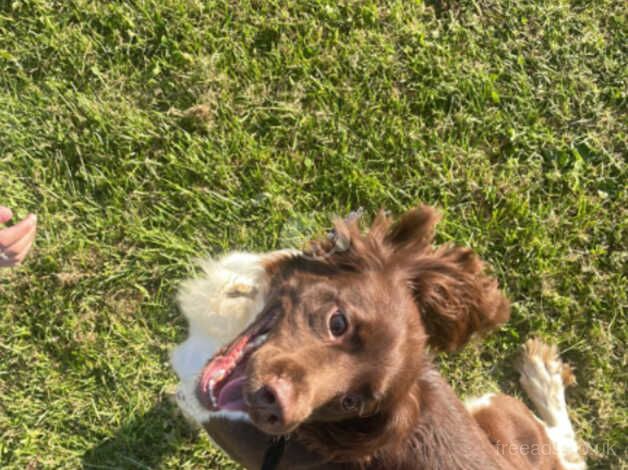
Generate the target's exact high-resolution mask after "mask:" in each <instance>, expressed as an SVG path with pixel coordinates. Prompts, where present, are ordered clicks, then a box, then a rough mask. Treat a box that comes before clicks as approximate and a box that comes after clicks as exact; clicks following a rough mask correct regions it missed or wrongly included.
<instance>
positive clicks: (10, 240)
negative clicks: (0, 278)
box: [0, 206, 37, 268]
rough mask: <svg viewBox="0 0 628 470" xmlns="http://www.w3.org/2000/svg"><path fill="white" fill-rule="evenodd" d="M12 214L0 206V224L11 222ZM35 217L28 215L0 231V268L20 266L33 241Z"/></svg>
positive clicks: (9, 210)
mask: <svg viewBox="0 0 628 470" xmlns="http://www.w3.org/2000/svg"><path fill="white" fill-rule="evenodd" d="M11 217H13V212H11V209H9V208H8V207H3V206H0V224H4V223H6V222H8V221H9V220H11ZM36 231H37V216H35V214H29V215H28V217H26V218H25V219H24V220H22V221H20V222H18V223H17V224H15V225H14V226H12V227H9V228H5V229H1V230H0V268H2V267H7V266H15V265H16V264H20V263H21V262H22V261H23V260H24V258H25V257H26V255H27V254H28V251H29V250H30V249H31V246H33V242H34V241H35V233H36Z"/></svg>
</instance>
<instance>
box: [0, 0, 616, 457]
mask: <svg viewBox="0 0 628 470" xmlns="http://www.w3.org/2000/svg"><path fill="white" fill-rule="evenodd" d="M627 30H628V26H627V22H626V10H625V5H624V4H623V2H619V1H610V0H598V1H595V2H586V1H577V0H574V1H566V0H543V1H538V2H532V1H528V0H500V1H498V0H475V1H473V0H470V1H463V0H461V1H456V0H451V1H449V0H447V1H427V0H426V1H398V2H389V3H386V4H385V5H384V3H383V2H382V3H381V4H380V3H379V2H372V1H364V2H340V4H338V2H336V1H323V0H313V1H309V0H308V1H296V0H289V1H285V2H276V1H259V0H257V1H252V2H242V3H238V2H229V1H210V0H207V1H194V0H166V1H156V0H152V1H149V0H147V1H136V2H99V1H56V2H55V1H43V0H37V1H26V0H25V1H19V0H17V1H0V203H2V204H4V205H8V206H11V207H13V208H15V209H17V211H18V213H19V214H20V215H24V214H25V213H26V212H27V211H34V212H36V213H37V214H38V215H39V223H40V232H39V235H38V242H37V246H36V249H35V250H34V252H33V253H32V255H31V256H30V257H29V259H28V262H27V263H26V264H25V265H24V266H23V267H22V268H20V269H17V270H13V271H9V270H3V271H1V272H0V466H1V467H2V468H11V469H23V468H29V469H35V468H78V467H81V466H82V467H87V468H138V469H142V468H202V467H205V468H216V469H227V468H235V466H234V465H233V464H230V463H229V461H228V459H226V458H225V457H224V456H222V454H220V453H219V452H218V451H216V450H214V449H213V448H212V446H211V445H210V443H209V441H208V440H207V439H206V438H205V437H204V436H203V435H202V434H195V433H194V432H193V431H192V430H190V429H189V428H188V427H187V426H186V425H185V423H184V422H183V420H182V419H181V418H180V417H179V416H178V415H177V413H176V410H175V408H174V407H173V406H172V405H171V404H170V403H169V401H168V399H167V395H168V393H169V392H170V391H171V390H172V388H173V385H174V383H175V376H174V373H173V372H172V371H171V370H170V369H169V366H168V351H169V350H170V349H171V348H172V347H173V346H174V345H175V344H176V343H177V342H179V341H181V340H182V339H183V338H184V336H185V325H184V322H183V321H182V319H181V317H180V315H179V314H178V313H177V311H176V307H175V305H174V302H173V295H174V292H175V289H176V286H177V283H178V282H179V281H180V280H181V279H182V278H184V277H185V276H187V275H189V274H190V272H191V268H190V267H191V266H192V260H193V258H194V257H195V256H198V255H200V254H205V253H220V252H223V251H225V250H229V249H233V248H243V249H250V250H269V249H273V248H278V247H285V246H287V245H298V244H299V243H301V242H303V241H304V240H305V239H306V238H307V237H308V236H309V235H311V234H313V233H320V232H322V231H324V230H325V229H326V227H328V226H329V224H328V220H329V217H330V216H331V215H333V214H336V213H338V214H346V213H348V212H349V211H350V210H352V209H355V208H357V207H364V209H365V211H366V212H367V213H372V212H374V211H375V210H376V209H377V208H379V207H385V208H387V209H390V210H392V211H394V212H401V211H403V210H404V209H407V208H409V207H411V206H412V205H415V204H416V203H418V202H419V201H422V202H426V203H429V204H433V205H438V206H439V207H441V208H442V209H443V211H444V212H445V219H444V222H443V223H442V225H441V227H440V231H439V235H438V239H439V241H440V242H443V241H449V240H452V241H455V242H458V243H461V244H465V245H470V246H473V247H475V248H476V249H477V250H478V251H479V252H480V253H481V254H482V255H483V256H484V257H485V258H486V259H488V260H489V261H490V262H491V263H492V264H493V265H494V266H495V271H496V273H497V274H498V276H499V278H500V280H501V282H502V284H503V285H504V287H505V290H506V291H507V293H508V295H509V296H510V298H511V299H512V301H513V315H512V320H511V321H510V323H509V324H508V325H507V327H506V328H504V329H503V330H502V331H501V332H499V333H498V334H495V335H493V336H491V337H490V338H489V339H488V340H487V341H486V342H484V343H475V344H473V345H472V346H470V347H469V348H468V349H466V350H465V351H464V352H463V353H461V354H459V355H457V356H455V357H453V358H447V359H446V360H443V361H441V362H442V368H443V370H444V372H445V373H446V374H447V375H448V377H449V378H450V380H451V382H452V383H453V384H454V386H455V387H456V389H457V390H458V391H459V392H460V393H461V394H462V395H471V394H476V393H481V392H482V391H484V390H487V389H497V388H501V389H503V390H506V391H508V392H510V393H515V394H520V391H519V387H518V386H517V383H516V376H515V374H514V372H513V368H512V362H513V360H514V358H515V356H516V352H517V349H518V347H519V346H520V344H521V343H522V342H523V341H524V340H525V339H526V338H528V337H530V336H533V335H540V336H541V337H543V338H545V339H546V340H548V341H552V342H556V343H558V344H559V346H560V349H561V351H562V353H563V356H564V357H565V358H566V359H567V360H568V361H570V362H571V363H572V364H574V365H575V367H576V375H577V379H578V385H577V386H576V387H574V388H573V389H571V391H570V392H569V394H568V401H569V405H570V408H571V411H572V417H573V420H574V422H575V425H576V428H577V431H578V433H579V435H580V436H581V437H582V439H583V440H585V441H587V442H588V443H589V445H590V446H591V449H592V450H591V452H590V456H589V457H590V459H589V462H590V464H591V468H599V469H609V468H616V469H619V468H626V448H627V445H628V442H627V437H626V436H628V429H627V421H628V418H627V413H626V383H628V377H627V373H626V370H627V369H626V362H627V361H626V359H627V355H626V350H625V345H626V339H627V338H626V333H627V330H628V328H627V326H626V310H625V309H626V303H627V302H626V277H625V268H626V261H627V255H626V253H627V252H626V240H627V239H628V234H627V230H626V221H627V219H628V217H627V213H626V212H627V210H626V209H627V207H628V198H627V194H626V186H627V178H626V166H625V159H626V155H627V153H628V151H627V150H628V149H627V145H626V142H627V136H626V122H627V115H626V104H627V103H626V87H627V85H628V79H627V76H628V69H627V64H626V57H627V56H628V48H627V46H626V45H627V44H628V38H627V36H628V34H627Z"/></svg>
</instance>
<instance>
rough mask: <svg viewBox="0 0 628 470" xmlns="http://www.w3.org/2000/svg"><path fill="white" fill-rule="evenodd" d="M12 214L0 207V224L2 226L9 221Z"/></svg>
mask: <svg viewBox="0 0 628 470" xmlns="http://www.w3.org/2000/svg"><path fill="white" fill-rule="evenodd" d="M11 217H13V212H12V211H11V209H9V208H8V207H4V206H0V224H4V223H6V222H8V221H9V220H11Z"/></svg>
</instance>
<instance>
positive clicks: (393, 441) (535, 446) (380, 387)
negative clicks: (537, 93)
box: [172, 206, 586, 470]
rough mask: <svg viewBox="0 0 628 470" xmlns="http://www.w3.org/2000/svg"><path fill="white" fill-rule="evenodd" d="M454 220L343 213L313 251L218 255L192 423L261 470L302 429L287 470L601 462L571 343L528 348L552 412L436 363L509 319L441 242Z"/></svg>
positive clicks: (190, 314) (180, 369)
mask: <svg viewBox="0 0 628 470" xmlns="http://www.w3.org/2000/svg"><path fill="white" fill-rule="evenodd" d="M438 218H439V217H438V214H437V213H436V211H435V210H434V209H432V208H430V207H426V206H421V207H419V208H417V209H414V210H411V211H409V212H407V213H406V214H404V215H403V216H402V217H401V218H400V219H399V220H398V221H397V222H396V223H393V222H392V221H391V220H390V219H389V218H388V217H387V216H385V215H384V214H383V213H382V214H380V215H379V216H378V217H377V218H376V219H375V221H374V222H373V224H372V226H371V228H370V230H368V231H367V232H366V233H362V232H361V231H360V229H359V227H358V222H357V221H355V220H352V221H341V220H339V221H337V222H336V225H335V235H334V237H331V238H328V239H326V240H323V241H322V242H319V243H314V244H313V245H312V248H311V249H310V250H307V251H304V252H298V251H279V252H272V253H269V254H262V255H258V254H249V253H233V254H230V255H227V256H225V257H224V258H221V259H219V260H217V261H207V262H205V264H204V265H203V269H204V275H203V276H202V277H200V278H198V279H193V280H189V281H186V282H185V283H184V284H183V285H182V287H181V290H180V292H179V297H178V300H179V304H180V307H181V310H182V311H183V313H184V314H185V315H186V317H187V319H188V321H189V326H190V328H189V338H188V339H187V340H186V341H185V342H184V343H183V344H181V345H180V346H178V347H177V348H176V350H175V351H174V352H173V354H172V365H173V367H174V369H175V370H176V372H177V374H178V376H179V378H180V380H181V382H180V385H179V388H178V392H177V402H178V404H179V406H180V407H181V409H182V410H183V412H184V414H185V415H187V416H188V417H189V418H190V419H192V420H193V421H195V422H197V423H199V424H200V425H202V426H203V427H205V429H206V430H207V431H208V433H209V434H210V436H211V437H212V438H213V439H214V441H215V442H216V443H217V444H218V445H220V446H221V447H222V448H223V449H224V450H225V451H226V452H227V453H228V454H230V455H231V457H232V458H234V459H235V460H237V461H239V462H240V463H242V464H243V465H245V466H247V467H248V468H259V466H260V464H261V461H262V456H263V454H264V450H265V448H266V446H267V445H268V442H269V439H270V437H271V436H290V438H289V440H288V441H287V447H286V452H285V455H284V458H283V460H282V461H281V464H280V468H286V469H299V468H302V469H305V468H311V469H313V468H317V469H340V468H349V469H352V468H355V469H407V470H411V469H465V470H472V469H478V470H479V469H481V470H490V469H539V470H545V469H547V470H550V469H564V470H577V469H584V468H586V465H585V462H584V459H583V458H582V457H581V455H580V454H579V453H578V448H577V442H576V438H575V434H574V431H573V428H572V425H571V422H570V420H569V416H568V413H567V406H566V403H565V392H564V388H565V383H566V382H568V381H570V380H571V377H572V376H571V374H570V370H569V369H568V367H567V366H566V365H564V364H563V363H562V362H561V360H560V359H559V357H558V355H557V352H556V348H555V347H550V346H547V345H545V344H543V343H541V342H539V341H537V340H531V341H528V342H527V343H526V345H525V346H524V350H523V355H522V361H521V365H520V372H521V385H522V386H523V388H524V390H525V391H526V392H527V394H528V397H529V398H530V400H531V401H532V402H533V404H534V405H535V406H536V408H537V411H538V413H539V416H540V418H541V419H539V418H537V417H536V416H535V415H534V414H533V413H532V412H531V411H530V410H529V409H528V408H527V407H526V406H525V405H524V404H523V403H522V402H520V401H519V400H516V399H515V398H512V397H509V396H507V395H503V394H489V395H485V396H483V397H481V398H479V399H476V400H472V401H469V402H467V403H466V404H463V403H462V402H461V401H460V400H459V399H458V398H457V397H456V395H455V394H454V393H453V391H452V389H451V388H450V387H449V385H448V384H447V382H446V381H445V379H444V378H443V377H442V376H441V375H440V374H439V372H438V370H437V369H436V368H435V366H434V365H433V362H432V356H431V353H430V350H432V351H455V350H457V349H459V348H461V347H462V346H463V345H464V344H465V343H467V342H468V340H469V339H470V337H471V336H472V335H474V334H483V333H486V332H488V331H490V330H491V329H494V328H495V327H497V326H498V325H500V324H501V323H503V322H505V321H506V320H507V319H508V317H509V305H508V302H507V300H506V299H505V298H504V297H503V295H502V293H501V292H500V291H499V289H498V286H497V281H496V280H495V279H493V278H492V277H490V276H489V275H487V274H486V273H485V271H484V267H483V263H482V262H481V261H480V260H479V259H478V257H477V256H476V255H475V254H474V253H473V252H472V251H471V250H469V249H467V248H460V247H455V246H449V245H447V246H441V247H433V246H432V240H433V233H434V227H435V225H436V223H437V221H438Z"/></svg>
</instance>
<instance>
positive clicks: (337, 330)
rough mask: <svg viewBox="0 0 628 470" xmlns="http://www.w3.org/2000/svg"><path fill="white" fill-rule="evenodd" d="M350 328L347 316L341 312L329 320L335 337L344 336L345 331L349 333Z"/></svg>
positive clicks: (330, 329)
mask: <svg viewBox="0 0 628 470" xmlns="http://www.w3.org/2000/svg"><path fill="white" fill-rule="evenodd" d="M348 326H349V323H348V322H347V317H345V314H344V313H342V311H340V310H338V311H337V312H336V313H334V314H333V315H332V316H331V318H330V319H329V331H331V334H332V335H334V336H342V335H343V334H344V333H345V331H347V327H348Z"/></svg>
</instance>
